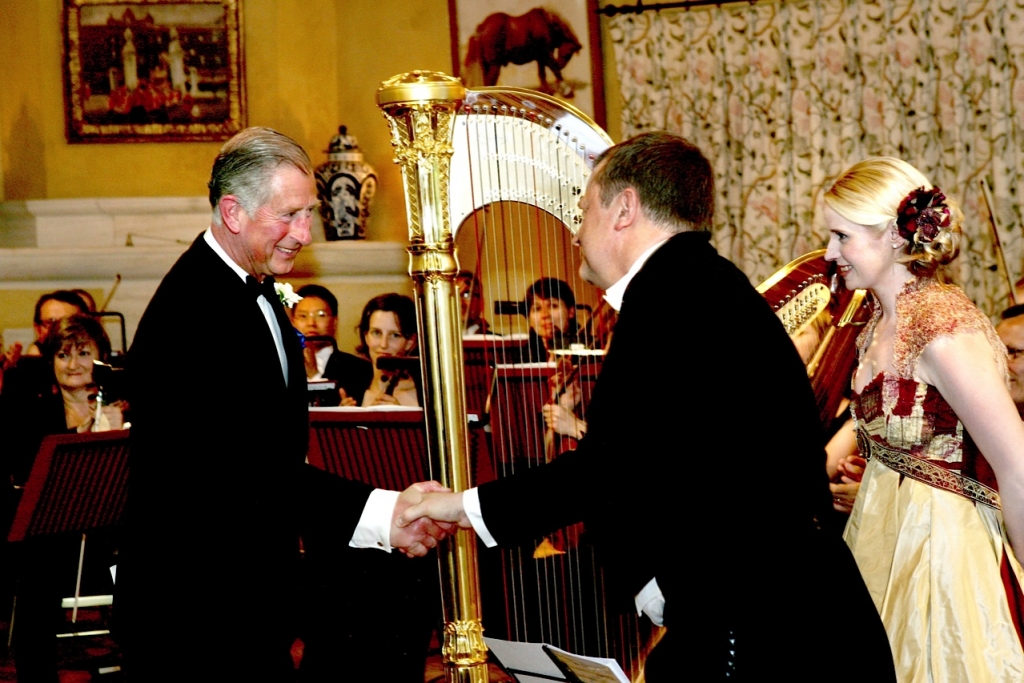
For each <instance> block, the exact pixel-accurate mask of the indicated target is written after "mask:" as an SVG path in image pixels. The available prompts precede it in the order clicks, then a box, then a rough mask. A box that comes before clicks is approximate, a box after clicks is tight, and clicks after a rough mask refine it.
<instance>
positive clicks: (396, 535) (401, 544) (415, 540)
mask: <svg viewBox="0 0 1024 683" xmlns="http://www.w3.org/2000/svg"><path fill="white" fill-rule="evenodd" d="M441 491H448V489H446V488H445V487H444V486H441V484H439V483H437V482H436V481H424V482H420V483H418V484H413V485H412V486H410V487H409V488H407V489H406V490H404V491H402V494H401V495H400V496H398V501H397V502H396V503H395V511H394V513H393V514H392V516H391V547H393V548H398V549H399V550H400V551H402V553H404V554H405V555H406V556H407V557H423V556H424V555H426V554H427V552H429V551H430V549H431V548H433V547H435V546H436V545H437V542H438V541H440V540H442V539H443V538H444V537H445V536H447V535H448V534H449V533H451V532H452V531H454V530H455V527H454V525H452V524H446V523H437V522H435V521H434V520H431V519H426V518H422V515H421V516H420V517H418V518H416V519H414V520H413V522H412V523H409V522H406V523H400V521H401V520H402V515H403V514H404V513H405V511H406V510H408V509H409V507H410V506H413V505H415V504H417V503H420V502H421V501H422V500H423V498H424V496H425V495H426V494H430V493H433V492H441Z"/></svg>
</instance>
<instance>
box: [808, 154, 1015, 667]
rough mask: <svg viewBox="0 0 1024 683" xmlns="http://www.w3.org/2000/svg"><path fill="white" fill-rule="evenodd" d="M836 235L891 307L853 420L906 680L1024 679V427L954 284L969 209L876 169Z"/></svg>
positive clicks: (870, 349)
mask: <svg viewBox="0 0 1024 683" xmlns="http://www.w3.org/2000/svg"><path fill="white" fill-rule="evenodd" d="M825 222H826V224H827V226H828V228H829V231H830V233H831V237H830V240H829V245H828V252H827V254H826V258H827V259H829V260H831V261H835V262H836V264H837V266H838V270H839V273H840V275H841V276H842V277H843V279H844V281H845V284H846V286H847V287H848V288H850V289H854V288H860V289H867V290H869V291H870V292H871V294H872V295H873V298H874V304H875V309H874V313H873V316H872V318H871V321H870V322H869V323H868V324H867V326H866V327H865V328H864V330H863V332H862V333H861V335H860V337H859V338H858V347H859V364H858V367H857V370H856V373H855V375H854V380H853V390H854V394H853V400H852V409H851V411H852V415H853V418H854V422H855V426H856V433H857V441H858V446H859V451H860V455H861V456H862V457H864V458H866V459H867V461H868V463H867V467H866V469H865V471H864V474H863V482H862V483H861V487H860V492H859V494H858V495H857V500H856V503H855V504H854V506H853V511H852V513H851V516H850V520H849V523H848V525H847V528H846V534H845V536H846V540H847V543H848V544H849V546H850V548H851V549H852V551H853V554H854V556H855V558H856V560H857V563H858V566H859V567H860V570H861V573H862V575H863V576H864V580H865V583H866V584H867V586H868V589H869V591H870V593H871V595H872V597H873V599H874V601H875V605H876V607H877V608H878V609H879V612H880V614H881V617H882V621H883V623H884V624H885V628H886V631H887V633H888V636H889V642H890V645H891V647H892V652H893V657H894V659H895V662H896V671H897V676H898V678H899V680H900V681H903V682H919V681H920V682H924V681H944V680H979V681H981V680H984V681H1020V680H1024V648H1022V646H1021V631H1022V628H1024V620H1022V615H1021V613H1020V612H1018V611H1016V610H1015V609H1014V608H1013V606H1014V605H1020V604H1022V602H1021V601H1022V600H1024V594H1022V592H1021V587H1020V586H1021V578H1022V573H1021V570H1020V565H1019V564H1018V563H1017V560H1016V558H1015V557H1014V551H1013V548H1016V549H1018V550H1021V549H1024V423H1022V422H1021V420H1020V418H1019V416H1018V415H1017V410H1016V408H1015V407H1014V404H1013V401H1012V400H1011V399H1010V396H1009V393H1008V392H1007V388H1006V350H1005V347H1003V345H1002V344H1001V343H1000V341H999V339H998V337H997V336H996V334H995V331H994V330H993V329H992V325H991V323H990V322H989V321H988V319H987V318H986V317H985V316H984V315H983V314H982V313H981V312H980V311H978V309H977V308H975V307H974V305H973V304H971V302H970V301H969V300H968V299H967V297H966V296H965V295H964V294H963V292H962V291H960V289H958V288H956V287H954V286H952V285H949V284H946V283H945V281H944V278H943V277H942V272H941V268H942V266H944V265H946V264H948V263H949V262H950V261H952V260H953V259H954V258H955V257H956V255H957V253H958V251H959V245H960V225H961V222H962V214H961V212H960V209H959V208H958V207H957V205H956V203H955V202H954V201H953V200H952V199H950V198H947V197H946V196H945V195H944V194H943V193H942V192H941V191H940V190H939V189H938V188H936V187H934V186H933V185H932V184H931V183H930V182H929V181H928V179H927V178H925V177H924V176H923V175H922V174H921V173H920V172H919V171H918V170H917V169H915V168H914V167H913V166H911V165H909V164H907V163H905V162H903V161H900V160H898V159H892V158H871V159H867V160H865V161H862V162H860V163H858V164H856V165H854V166H852V167H851V168H850V169H848V170H847V171H846V172H845V173H843V174H842V175H841V176H840V177H839V179H838V180H837V181H836V182H835V184H834V185H833V186H832V188H831V189H830V190H829V191H828V192H827V193H826V195H825ZM1011 546H1012V547H1011Z"/></svg>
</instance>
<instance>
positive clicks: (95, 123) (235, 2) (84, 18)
mask: <svg viewBox="0 0 1024 683" xmlns="http://www.w3.org/2000/svg"><path fill="white" fill-rule="evenodd" d="M240 5H241V0H205V1H204V0H114V2H111V1H110V0H103V1H100V0H64V22H63V23H64V60H63V61H64V99H65V118H66V121H67V138H68V142H147V141H153V142H177V141H188V142H193V141H209V140H227V139H228V138H230V137H231V136H232V135H234V134H235V133H237V132H238V131H240V130H242V129H243V128H244V127H245V71H244V58H243V54H242V30H241V20H242V17H241V8H240Z"/></svg>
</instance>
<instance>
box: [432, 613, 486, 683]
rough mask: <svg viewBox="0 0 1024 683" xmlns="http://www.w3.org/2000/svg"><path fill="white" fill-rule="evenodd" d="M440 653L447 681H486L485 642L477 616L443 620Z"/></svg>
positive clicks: (459, 682)
mask: <svg viewBox="0 0 1024 683" xmlns="http://www.w3.org/2000/svg"><path fill="white" fill-rule="evenodd" d="M441 655H442V657H443V658H444V671H445V681H447V682H448V683H487V680H488V676H487V646H486V645H485V644H484V627H483V626H482V625H481V623H480V620H479V619H468V620H465V621H449V622H447V623H446V624H445V625H444V644H443V645H442V646H441Z"/></svg>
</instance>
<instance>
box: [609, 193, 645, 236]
mask: <svg viewBox="0 0 1024 683" xmlns="http://www.w3.org/2000/svg"><path fill="white" fill-rule="evenodd" d="M614 203H615V210H616V211H617V212H618V214H617V215H616V216H615V229H616V230H622V229H623V228H628V227H629V226H631V225H632V224H633V223H635V222H636V220H637V219H638V218H639V217H640V211H641V209H640V195H639V194H637V191H636V188H633V187H627V188H626V189H624V190H623V191H622V192H620V193H619V196H617V197H616V198H615V202H614Z"/></svg>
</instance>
